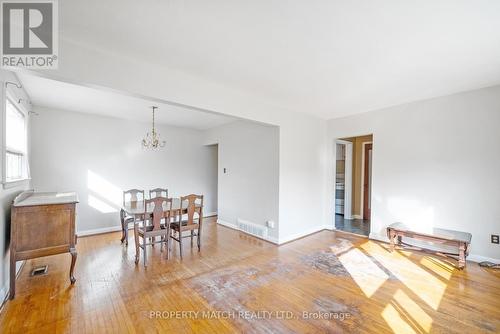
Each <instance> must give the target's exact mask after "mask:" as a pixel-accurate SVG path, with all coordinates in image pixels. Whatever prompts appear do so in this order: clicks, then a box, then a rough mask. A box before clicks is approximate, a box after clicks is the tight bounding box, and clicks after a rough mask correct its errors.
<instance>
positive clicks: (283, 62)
mask: <svg viewBox="0 0 500 334" xmlns="http://www.w3.org/2000/svg"><path fill="white" fill-rule="evenodd" d="M59 6H60V12H59V13H60V14H59V17H60V27H61V36H62V37H63V38H66V39H69V40H74V41H78V42H80V43H84V44H87V45H93V46H95V47H96V48H101V49H105V50H109V51H110V52H115V53H117V54H120V55H123V56H124V57H132V58H136V59H138V60H140V61H147V62H151V63H153V64H158V65H161V66H167V67H171V68H175V69H178V70H182V71H185V72H188V73H192V74H196V75H198V76H202V77H205V78H207V79H209V80H212V81H215V82H218V83H222V84H225V85H231V86H233V87H236V88H238V89H242V90H245V91H249V92H252V93H255V94H258V95H259V96H260V97H262V98H263V99H265V100H267V101H270V102H272V103H277V104H278V105H280V106H282V107H284V108H288V109H292V110H296V111H300V112H306V113H313V114H316V115H318V116H321V117H324V118H334V117H339V116H344V115H349V114H354V113H359V112H365V111H370V110H374V109H379V108H383V107H387V106H392V105H396V104H401V103H406V102H410V101H415V100H420V99H425V98H431V97H436V96H441V95H446V94H451V93H455V92H459V91H464V90H471V89H476V88H481V87H485V86H491V85H495V84H499V83H500V1H497V0H474V1H470V0H420V1H401V0H367V1H352V0H343V1H342V0H337V1H335V0H324V1H319V0H318V1H303V0H276V1H258V0H256V1H236V0H225V1H223V0H212V1H185V0H183V1H181V0H170V1H146V2H145V1H123V0H107V1H102V0H86V1H59Z"/></svg>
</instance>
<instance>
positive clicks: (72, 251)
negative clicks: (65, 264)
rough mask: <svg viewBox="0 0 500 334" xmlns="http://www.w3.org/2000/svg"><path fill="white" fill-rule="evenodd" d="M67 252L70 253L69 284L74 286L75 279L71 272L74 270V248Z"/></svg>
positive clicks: (75, 254)
mask: <svg viewBox="0 0 500 334" xmlns="http://www.w3.org/2000/svg"><path fill="white" fill-rule="evenodd" d="M69 252H70V253H71V267H70V269H69V280H70V281H71V284H75V282H76V278H75V276H74V275H73V272H74V270H75V264H76V257H77V253H76V249H75V248H70V250H69Z"/></svg>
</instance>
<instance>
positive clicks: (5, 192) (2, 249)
mask: <svg viewBox="0 0 500 334" xmlns="http://www.w3.org/2000/svg"><path fill="white" fill-rule="evenodd" d="M5 81H10V82H16V83H18V84H19V81H18V80H17V77H16V76H15V75H14V74H13V73H12V72H8V71H4V70H0V84H1V87H0V97H1V100H0V101H2V102H1V103H0V105H1V106H0V115H2V114H3V108H5V103H4V101H5V89H6V87H5ZM8 89H9V91H10V92H12V93H13V94H16V95H17V96H18V97H19V98H23V99H27V95H26V93H25V92H24V90H23V89H18V88H13V86H12V85H9V86H8ZM3 121H4V120H3V117H0V138H3V137H4V133H3V128H4V125H3ZM29 123H30V122H29V119H28V126H29ZM28 137H29V131H28ZM28 139H29V138H28ZM2 141H3V139H0V142H2ZM29 150H30V147H29V145H28V152H29ZM0 152H1V150H0ZM28 158H29V156H28ZM3 160H4V157H3V154H0V175H2V170H3V168H4V162H3ZM29 186H30V184H29V181H24V182H21V183H20V184H17V185H16V186H15V187H12V188H8V189H4V187H3V186H2V185H0V303H1V301H3V299H4V298H5V296H6V295H7V292H8V290H9V270H10V269H9V268H10V262H9V261H10V252H9V247H10V206H11V204H12V201H13V200H14V198H15V197H16V196H17V195H18V194H19V193H20V192H21V191H23V190H26V189H29ZM18 263H20V262H18Z"/></svg>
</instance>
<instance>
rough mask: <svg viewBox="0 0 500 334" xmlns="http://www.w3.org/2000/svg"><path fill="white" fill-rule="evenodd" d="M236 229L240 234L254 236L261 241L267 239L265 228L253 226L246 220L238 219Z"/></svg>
mask: <svg viewBox="0 0 500 334" xmlns="http://www.w3.org/2000/svg"><path fill="white" fill-rule="evenodd" d="M238 229H239V230H240V231H242V232H245V233H248V234H251V235H254V236H256V237H259V238H262V239H265V238H267V227H265V226H262V225H257V224H254V223H252V222H249V221H247V220H243V219H238Z"/></svg>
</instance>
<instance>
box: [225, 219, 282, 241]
mask: <svg viewBox="0 0 500 334" xmlns="http://www.w3.org/2000/svg"><path fill="white" fill-rule="evenodd" d="M217 224H219V225H222V226H224V227H228V228H230V229H233V230H236V231H238V232H241V233H244V234H247V235H249V236H252V237H254V238H257V239H262V240H265V241H269V242H270V243H273V244H276V245H278V244H279V242H278V239H276V238H274V237H270V236H267V237H265V238H260V237H257V236H255V235H252V234H249V233H246V232H245V231H242V230H240V229H239V228H238V226H237V225H236V224H232V223H230V222H228V221H226V220H222V219H217Z"/></svg>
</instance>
